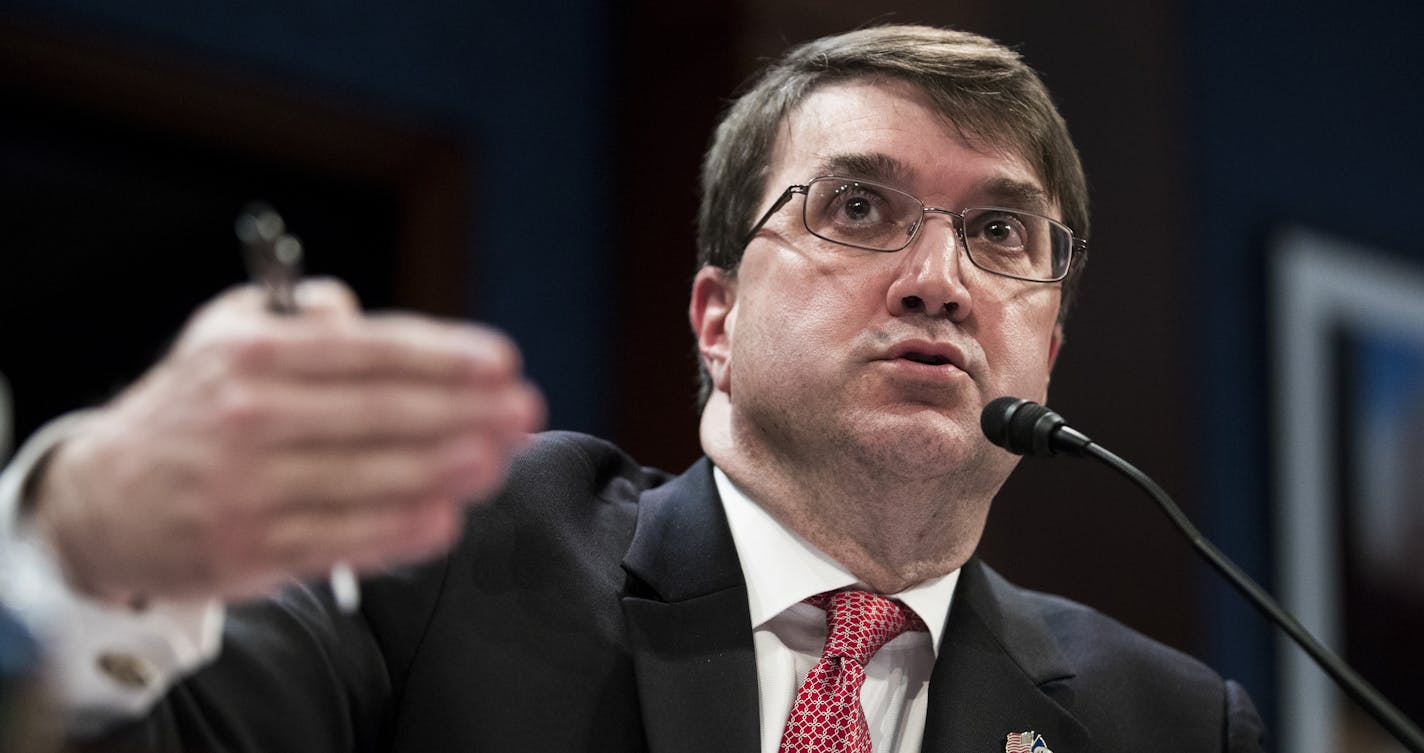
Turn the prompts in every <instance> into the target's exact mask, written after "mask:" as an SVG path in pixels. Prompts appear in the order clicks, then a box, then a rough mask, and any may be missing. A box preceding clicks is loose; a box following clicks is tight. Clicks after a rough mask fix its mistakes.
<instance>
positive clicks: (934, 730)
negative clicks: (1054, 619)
mask: <svg viewBox="0 0 1424 753" xmlns="http://www.w3.org/2000/svg"><path fill="white" fill-rule="evenodd" d="M1012 591H1013V587H1012V586H1010V585H1009V584H1008V583H1007V582H1005V581H1004V580H1003V579H1001V578H1000V577H999V576H998V575H997V574H996V573H994V572H993V571H991V570H989V569H988V568H987V567H985V566H984V565H983V564H982V563H980V562H979V560H977V559H971V560H970V561H969V562H968V563H966V564H965V566H964V569H963V571H962V572H961V575H960V580H959V585H958V591H957V592H956V594H955V597H954V604H953V606H952V607H951V608H950V610H949V622H948V623H947V624H946V626H945V634H944V638H943V639H942V640H941V643H940V650H939V658H938V660H937V661H936V664H935V668H934V672H933V674H932V675H931V677H930V697H929V708H928V713H927V716H926V719H925V740H924V746H923V748H922V750H923V751H924V753H960V752H961V751H962V752H964V753H970V752H974V753H977V752H979V751H984V752H986V753H992V752H993V751H998V750H1003V749H1004V744H1005V741H1006V738H1007V736H1008V735H1009V734H1010V733H1019V732H1025V731H1028V730H1033V731H1034V732H1037V733H1038V734H1039V735H1042V736H1043V739H1044V742H1045V743H1047V745H1048V747H1049V748H1050V749H1052V750H1054V751H1055V752H1056V753H1080V752H1081V751H1085V750H1088V745H1089V737H1088V732H1087V730H1086V729H1085V728H1084V727H1083V726H1082V725H1081V724H1079V723H1078V721H1077V720H1076V719H1074V718H1073V716H1072V715H1071V714H1069V713H1068V712H1067V711H1066V710H1065V709H1064V708H1063V706H1061V705H1060V700H1062V701H1065V702H1066V701H1067V700H1070V699H1071V693H1070V690H1069V686H1068V684H1067V683H1068V681H1069V680H1071V679H1072V677H1073V670H1072V667H1071V665H1070V664H1069V663H1068V662H1067V660H1066V659H1064V658H1063V656H1062V654H1061V653H1060V652H1059V650H1058V648H1057V645H1056V644H1055V642H1054V641H1053V638H1052V635H1051V633H1050V632H1049V631H1048V628H1047V626H1045V625H1044V624H1043V622H1042V620H1040V619H1039V618H1038V617H1037V616H1036V615H1034V614H1033V613H1031V612H1029V611H1028V610H1027V609H1025V608H1024V605H1023V604H1022V603H1021V600H1017V599H1015V598H1013V593H1012Z"/></svg>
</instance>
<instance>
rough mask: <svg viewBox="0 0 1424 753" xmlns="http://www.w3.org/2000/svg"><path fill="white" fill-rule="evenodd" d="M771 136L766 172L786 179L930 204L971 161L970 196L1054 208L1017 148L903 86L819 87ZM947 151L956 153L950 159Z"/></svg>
mask: <svg viewBox="0 0 1424 753" xmlns="http://www.w3.org/2000/svg"><path fill="white" fill-rule="evenodd" d="M776 133H777V135H776V141H775V143H774V144H773V146H772V150H771V164H770V165H769V168H770V169H769V172H770V173H771V174H773V175H777V174H779V177H780V178H781V179H784V180H785V181H790V182H804V181H807V180H810V179H811V178H814V177H817V176H821V175H841V176H845V177H852V178H861V179H864V180H871V181H876V182H880V183H887V184H891V185H895V186H897V187H900V188H902V189H904V190H907V191H910V192H911V193H922V194H926V195H923V196H921V198H922V199H925V200H927V201H929V200H931V199H933V198H936V197H934V196H931V195H928V194H930V193H932V192H933V191H935V190H937V184H942V183H943V182H944V181H941V180H939V178H941V177H943V176H944V175H953V174H955V173H957V172H959V171H960V170H961V169H962V168H963V167H965V165H964V164H963V163H964V162H966V161H972V162H973V163H974V169H975V172H976V173H977V174H978V176H979V178H980V179H979V180H977V181H975V184H976V185H975V186H974V187H973V193H974V195H975V196H983V197H985V198H986V199H988V198H995V199H1002V200H1003V203H1008V204H1011V205H1013V206H1016V207H1017V206H1024V207H1039V208H1042V209H1047V208H1048V207H1049V205H1050V204H1051V203H1053V202H1052V201H1051V197H1050V196H1049V194H1048V192H1047V191H1046V190H1045V188H1044V184H1043V181H1042V178H1041V176H1039V175H1038V171H1037V170H1036V169H1035V168H1034V167H1033V163H1031V162H1030V161H1029V160H1027V159H1026V158H1025V157H1024V156H1023V155H1021V154H1020V150H1019V149H1017V148H1015V147H1013V146H1011V145H1008V144H1004V143H1001V142H1000V141H999V140H996V139H992V138H985V137H981V136H979V135H977V134H973V133H969V132H967V131H966V130H965V129H964V128H962V127H961V126H960V124H958V123H956V122H955V121H954V120H953V119H952V118H950V117H948V116H947V115H946V114H944V113H943V112H941V111H940V110H939V109H938V108H937V107H936V106H935V104H934V101H933V99H932V98H931V97H930V96H929V94H927V93H926V92H925V90H924V89H923V88H921V87H920V86H917V85H915V84H911V83H909V82H905V81H900V80H897V79H885V78H879V77H862V78H855V79H849V80H843V81H836V82H830V83H827V84H823V85H821V86H819V87H817V88H816V89H814V90H813V91H811V92H809V93H808V94H807V95H806V96H805V97H804V98H802V99H801V101H800V102H799V103H797V105H796V106H795V107H794V108H792V109H791V110H790V111H789V112H787V113H786V114H785V115H783V116H782V120H781V123H780V126H779V127H778V128H777V131H776ZM945 144H949V145H951V147H950V148H949V149H945V148H944V147H943V145H945ZM954 151H958V152H959V154H958V155H956V156H954V157H951V152H954ZM802 173H805V174H802ZM958 177H963V176H962V175H961V176H958ZM775 182H776V183H778V185H775V186H767V190H780V189H781V188H782V186H780V185H779V184H780V183H781V182H783V181H782V180H777V181H775ZM949 198H957V197H949Z"/></svg>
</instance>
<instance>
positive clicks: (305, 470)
mask: <svg viewBox="0 0 1424 753" xmlns="http://www.w3.org/2000/svg"><path fill="white" fill-rule="evenodd" d="M297 295H298V300H299V307H300V309H301V312H300V313H299V314H298V315H296V316H277V315H274V314H272V313H270V312H268V311H267V310H266V309H265V301H264V300H263V297H262V295H261V291H259V290H257V289H256V288H254V287H250V286H249V287H243V288H236V289H233V290H231V291H228V292H227V293H225V294H223V295H222V296H219V297H218V298H216V299H214V301H213V302H211V303H210V304H208V305H206V306H204V307H203V308H202V309H201V310H200V311H199V312H198V313H197V314H196V315H195V316H194V318H193V319H192V320H191V322H190V323H189V325H188V326H187V327H186V328H185V330H184V332H183V333H182V334H181V335H180V337H179V338H178V341H177V343H176V344H175V346H174V348H173V350H172V351H171V352H170V353H169V354H168V355H167V356H166V357H165V358H164V359H163V360H162V361H161V362H160V363H159V364H158V365H157V366H155V367H154V368H153V369H151V370H150V371H149V372H148V373H147V374H146V375H145V376H144V377H143V378H142V379H141V380H140V381H139V382H138V383H136V384H135V385H133V386H131V387H130V388H129V389H127V390H125V391H124V392H123V393H122V394H121V395H120V396H119V397H118V398H117V399H115V400H114V401H113V402H111V403H110V404H109V405H108V406H105V407H104V408H103V409H102V410H100V411H98V412H97V413H96V414H95V418H94V420H93V421H92V423H91V425H90V426H89V428H88V429H86V430H85V431H84V432H83V433H82V434H81V435H79V436H76V437H75V438H74V439H73V440H72V441H70V442H68V443H66V446H65V447H64V448H61V452H60V453H58V455H57V460H56V462H55V464H54V465H53V468H54V469H55V473H56V475H57V476H58V477H59V480H60V481H62V482H63V483H55V484H45V485H42V486H43V487H44V488H45V489H46V491H45V492H44V493H43V494H42V495H41V496H42V498H41V499H40V500H39V501H38V503H37V504H38V505H39V507H40V510H39V513H40V515H38V516H37V517H41V518H44V519H45V520H47V521H49V522H50V523H49V524H48V528H47V529H46V530H47V534H46V535H47V536H48V537H49V538H51V539H52V540H53V541H55V542H56V544H57V547H56V548H57V549H59V550H60V551H61V552H62V558H63V559H65V560H66V562H67V564H68V565H69V566H70V568H69V569H70V571H71V572H73V573H75V574H76V577H75V581H76V582H77V583H78V585H79V586H80V587H81V589H82V590H85V591H87V592H89V593H91V594H96V595H104V596H106V597H112V598H122V597H123V595H125V594H133V593H144V594H148V595H152V596H162V595H197V594H209V595H220V596H231V595H235V594H240V595H248V594H251V593H255V592H256V591H255V590H254V589H260V588H265V587H268V586H271V585H273V584H276V583H279V582H281V580H282V579H283V577H285V576H290V575H292V574H305V575H311V574H314V573H316V572H320V571H321V570H323V569H325V568H327V567H329V566H330V565H331V564H332V563H333V562H337V561H351V562H353V563H355V564H356V565H357V566H360V567H366V568H372V567H376V566H379V565H382V564H387V563H390V562H392V561H404V560H407V559H411V558H415V557H421V556H428V555H429V554H432V553H434V552H435V551H437V550H438V549H440V548H443V547H445V546H449V544H450V542H451V541H453V539H454V537H455V536H456V535H457V533H458V521H459V520H461V519H462V511H463V505H465V504H467V503H469V502H470V501H478V500H480V499H484V498H488V497H489V496H491V495H493V494H494V493H495V492H496V491H497V489H498V487H499V485H500V484H501V483H503V480H504V477H505V473H506V472H507V469H508V467H509V464H510V462H511V459H512V457H513V455H514V454H515V453H517V452H518V451H519V450H520V449H521V448H522V447H523V446H524V444H525V442H526V441H527V435H528V434H529V433H530V432H533V431H537V430H538V429H539V428H540V427H541V426H542V424H543V420H544V412H545V409H544V403H543V400H542V398H541V397H540V395H539V393H538V391H537V390H536V389H535V388H534V387H533V385H531V384H530V383H529V382H528V381H527V380H525V378H524V377H523V375H522V374H521V359H520V355H519V352H518V349H517V348H516V347H515V346H514V344H513V343H512V342H510V341H509V339H508V338H506V337H505V336H504V335H502V334H500V333H498V332H495V331H494V330H491V329H488V328H485V327H480V326H476V325H471V324H464V323H458V322H448V321H439V320H435V319H431V318H425V317H418V316H412V315H406V314H387V315H378V316H367V315H362V314H361V313H360V311H359V309H358V308H357V305H356V301H355V297H354V296H353V295H352V294H351V292H350V290H349V289H347V288H346V287H344V286H342V285H341V284H340V283H336V282H334V281H326V280H310V281H306V282H304V283H302V285H301V286H300V288H299V289H298V291H297Z"/></svg>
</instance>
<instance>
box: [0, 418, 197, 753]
mask: <svg viewBox="0 0 1424 753" xmlns="http://www.w3.org/2000/svg"><path fill="white" fill-rule="evenodd" d="M85 417H86V414H85V413H84V412H79V413H72V414H69V415H67V416H64V417H62V418H59V419H56V420H54V421H51V422H50V423H48V424H46V425H45V426H44V427H43V428H42V429H40V431H38V432H36V433H35V435H34V436H33V437H31V438H30V440H29V441H28V442H26V443H25V444H24V446H22V447H21V448H20V451H19V452H18V453H16V455H15V458H14V460H13V461H12V462H11V463H10V465H9V466H8V467H7V468H6V469H5V470H4V472H3V473H0V600H3V601H4V602H5V604H6V606H8V607H10V609H11V610H13V611H14V612H15V614H16V615H17V616H18V617H19V618H20V620H21V621H22V622H23V623H24V624H25V627H26V628H28V629H29V631H30V632H31V633H33V634H35V635H36V636H38V637H39V638H40V643H41V646H42V649H43V652H44V660H45V664H46V667H45V677H46V680H47V681H48V682H47V684H48V690H49V691H50V693H51V694H52V695H53V696H54V697H55V701H56V703H57V705H58V706H59V707H60V709H61V710H62V712H63V714H64V716H65V720H64V722H65V724H66V726H67V727H68V729H69V730H70V732H72V733H74V734H81V735H82V734H86V733H89V732H94V731H97V730H99V729H102V728H104V727H105V726H108V725H109V724H111V723H113V722H114V721H116V720H120V719H127V718H133V717H136V716H141V715H142V714H144V713H146V712H147V711H148V709H149V707H151V706H152V705H153V704H154V702H156V701H157V700H158V699H159V698H162V697H163V694H164V692H165V691H166V690H167V689H168V687H169V686H170V685H171V684H172V683H173V682H174V681H176V680H177V679H178V678H180V677H182V676H183V675H185V674H187V673H189V672H191V671H193V670H194V669H196V668H198V667H200V666H202V665H203V664H205V663H207V662H208V661H211V660H212V659H213V657H215V656H216V655H217V653H218V648H219V646H220V644H221V641H222V622H223V608H222V605H221V603H219V602H218V601H216V600H196V601H181V602H180V601H172V600H154V601H153V602H151V603H150V604H149V605H148V606H147V607H146V608H145V609H144V610H143V611H135V610H132V609H126V608H116V607H111V606H108V605H104V604H100V603H98V602H95V601H93V600H91V599H88V598H86V597H84V596H82V595H80V594H78V593H77V592H75V591H74V590H73V589H72V588H70V586H69V584H68V582H67V581H66V580H65V578H64V575H63V573H61V572H60V571H59V568H58V567H57V566H56V564H55V563H56V562H57V561H58V560H57V559H56V558H55V556H54V553H53V552H51V551H49V547H47V546H46V545H45V543H44V541H43V540H41V539H40V537H38V536H36V535H34V534H33V533H32V532H30V531H29V530H27V528H26V526H25V525H24V524H23V522H22V518H21V516H20V509H21V506H22V503H23V499H22V497H23V494H24V491H25V483H26V481H27V480H28V479H29V477H30V475H31V473H32V472H33V471H34V470H35V469H36V467H37V466H38V465H39V463H40V461H41V460H43V459H44V457H45V456H46V455H47V454H48V453H49V451H50V450H52V449H54V447H55V446H56V445H58V444H59V443H60V442H61V441H63V440H64V439H65V438H66V437H68V436H70V435H71V434H72V433H73V432H74V431H75V429H76V428H77V427H78V426H79V424H80V423H81V422H82V421H83V420H84V419H85Z"/></svg>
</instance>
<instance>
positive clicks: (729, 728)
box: [623, 459, 759, 753]
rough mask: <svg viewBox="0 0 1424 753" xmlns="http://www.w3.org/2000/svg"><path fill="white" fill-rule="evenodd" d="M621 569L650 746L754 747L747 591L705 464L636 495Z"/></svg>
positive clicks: (670, 750) (670, 751)
mask: <svg viewBox="0 0 1424 753" xmlns="http://www.w3.org/2000/svg"><path fill="white" fill-rule="evenodd" d="M623 568H624V570H626V571H627V572H628V575H629V585H628V590H627V595H625V596H624V597H623V615H624V619H625V620H626V622H627V625H628V635H629V643H630V647H631V650H632V652H633V665H634V670H635V672H636V673H637V683H638V693H639V697H640V701H641V705H642V713H643V727H644V729H645V730H646V732H647V737H648V747H649V750H650V751H652V752H653V753H674V751H677V752H682V751H688V752H693V753H695V752H697V751H706V753H713V752H714V751H715V752H716V753H722V752H723V751H754V750H756V749H757V746H758V742H757V739H758V713H759V712H758V706H757V675H756V659H755V655H754V652H753V649H752V631H751V616H750V614H749V612H748V611H747V588H746V583H745V581H744V580H743V578H742V571H741V565H740V563H739V562H738V560H737V553H736V547H735V545H734V544H733V542H732V534H731V531H730V530H728V528H727V521H726V518H725V516H724V514H723V512H722V507H721V503H720V502H719V499H718V497H717V491H716V486H715V484H714V483H713V480H712V465H711V463H710V462H708V461H707V460H706V459H703V460H702V461H700V462H699V463H697V464H696V465H694V466H693V467H692V468H691V469H690V470H688V472H687V473H685V474H683V475H682V476H679V477H678V478H676V479H674V480H673V481H671V482H669V483H668V484H665V485H663V486H661V487H658V488H656V489H653V490H650V491H648V492H645V493H644V494H643V495H642V498H641V499H640V500H639V503H638V524H637V530H636V531H635V533H634V535H633V542H632V544H631V545H630V546H629V548H628V553H627V555H626V556H625V557H624V559H623Z"/></svg>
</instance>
